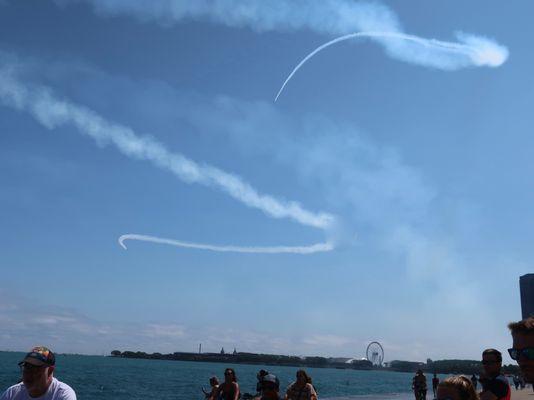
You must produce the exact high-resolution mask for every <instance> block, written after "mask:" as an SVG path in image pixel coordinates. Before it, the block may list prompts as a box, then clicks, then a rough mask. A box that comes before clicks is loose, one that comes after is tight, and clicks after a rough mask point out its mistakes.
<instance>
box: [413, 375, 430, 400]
mask: <svg viewBox="0 0 534 400" xmlns="http://www.w3.org/2000/svg"><path fill="white" fill-rule="evenodd" d="M412 390H413V394H414V396H415V400H426V391H427V386H426V376H425V374H423V371H422V370H420V369H419V370H417V372H416V373H415V376H414V377H413V379H412Z"/></svg>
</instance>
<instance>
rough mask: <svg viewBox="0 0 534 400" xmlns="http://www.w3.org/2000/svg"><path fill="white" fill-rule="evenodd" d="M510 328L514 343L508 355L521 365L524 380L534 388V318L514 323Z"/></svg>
mask: <svg viewBox="0 0 534 400" xmlns="http://www.w3.org/2000/svg"><path fill="white" fill-rule="evenodd" d="M508 328H510V331H511V333H512V338H513V341H514V344H513V347H512V348H511V349H508V353H509V354H510V357H512V359H514V360H516V361H517V363H518V364H519V368H521V373H522V375H523V378H524V380H525V381H526V382H527V383H532V384H533V385H532V386H533V388H534V316H531V317H529V318H525V319H524V320H522V321H519V322H513V323H511V324H510V325H508Z"/></svg>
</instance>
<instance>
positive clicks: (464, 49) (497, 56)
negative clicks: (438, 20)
mask: <svg viewBox="0 0 534 400" xmlns="http://www.w3.org/2000/svg"><path fill="white" fill-rule="evenodd" d="M458 36H459V38H460V39H461V40H462V41H463V42H464V43H453V42H444V41H441V40H436V39H425V38H421V37H419V36H414V35H408V34H404V33H399V32H355V33H349V34H348V35H343V36H340V37H337V38H335V39H332V40H330V41H329V42H326V43H324V44H322V45H321V46H319V47H317V48H316V49H315V50H313V51H312V52H311V53H309V54H308V55H307V56H306V57H304V58H303V59H302V61H300V62H299V63H298V64H297V66H296V67H295V68H294V69H293V71H291V73H290V74H289V76H288V77H287V78H286V80H285V81H284V83H283V84H282V87H281V88H280V90H279V91H278V93H277V94H276V97H275V99H274V101H275V102H276V101H277V100H278V98H279V97H280V95H281V94H282V92H283V90H284V88H285V87H286V85H287V84H288V82H289V81H290V80H291V78H292V77H293V75H295V73H296V72H297V71H298V70H299V69H300V68H301V67H302V66H303V65H304V64H305V63H306V62H307V61H308V60H309V59H310V58H312V57H313V56H315V55H316V54H317V53H319V52H320V51H322V50H324V49H326V48H327V47H330V46H332V45H334V44H336V43H339V42H343V41H345V40H350V39H354V38H359V37H368V38H381V39H386V40H392V39H393V40H395V39H399V40H404V41H408V42H412V43H416V44H418V45H420V46H423V47H425V48H428V49H432V50H441V51H444V52H446V53H448V54H450V55H459V56H464V57H466V58H467V62H468V63H470V64H471V65H473V66H490V67H498V66H500V65H501V64H502V63H504V62H505V61H506V59H507V57H508V50H507V49H506V48H505V47H503V46H500V45H499V44H497V43H495V42H494V41H492V40H490V39H486V38H482V37H478V36H473V35H467V34H459V35H458ZM397 51H398V50H397ZM418 57H420V55H418ZM407 58H409V56H407ZM464 63H466V61H462V65H463V64H464ZM458 65H460V64H458ZM436 67H437V65H436ZM441 67H442V68H443V69H448V68H449V69H454V68H455V67H454V64H450V61H448V63H447V64H443V65H442V66H441Z"/></svg>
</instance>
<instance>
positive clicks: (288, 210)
mask: <svg viewBox="0 0 534 400" xmlns="http://www.w3.org/2000/svg"><path fill="white" fill-rule="evenodd" d="M13 70H14V68H13V66H10V65H7V66H5V67H4V68H2V67H0V102H1V103H3V104H4V105H7V106H10V107H12V108H14V109H17V110H20V111H27V112H29V113H30V114H31V115H32V116H33V117H34V118H35V119H36V120H37V121H38V122H39V123H40V124H42V125H43V126H44V127H46V128H47V129H50V130H52V129H55V128H57V127H59V126H63V125H71V126H74V127H75V128H76V129H77V130H78V131H79V132H80V133H83V134H85V135H87V136H89V137H91V138H92V139H94V140H95V141H96V142H97V143H98V144H100V145H106V144H113V145H114V146H115V147H116V148H117V149H118V150H119V151H120V152H121V153H123V154H124V155H126V156H128V157H132V158H136V159H141V160H148V161H150V162H152V163H153V164H154V165H156V166H157V167H160V168H162V169H165V170H168V171H170V172H171V173H173V174H174V175H175V176H176V177H178V178H179V179H180V180H182V181H184V182H186V183H198V184H202V185H205V186H209V187H214V188H218V189H220V190H222V191H223V192H225V193H226V194H228V195H230V196H231V197H233V198H234V199H236V200H238V201H240V202H241V203H243V204H244V205H246V206H249V207H253V208H256V209H259V210H262V211H263V212H265V213H266V214H267V215H269V216H271V217H273V218H289V219H292V220H294V221H296V222H297V223H299V224H301V225H305V226H311V227H314V228H318V229H321V230H323V231H324V232H325V233H330V232H331V230H332V229H333V228H334V227H335V225H336V222H337V219H336V217H335V216H334V215H332V214H328V213H324V212H319V213H314V212H311V211H308V210H306V209H304V208H303V207H302V206H301V205H300V204H299V203H297V202H295V201H285V200H280V199H277V198H275V197H273V196H271V195H267V194H261V193H259V192H258V191H257V190H256V189H255V188H253V187H252V186H251V185H250V184H249V183H247V182H245V181H244V180H243V179H242V178H240V177H239V176H237V175H234V174H230V173H228V172H225V171H223V170H221V169H219V168H216V167H214V166H211V165H207V164H199V163H197V162H195V161H193V160H191V159H189V158H187V157H186V156H184V155H182V154H180V153H173V152H171V151H170V150H168V149H167V148H166V147H165V146H164V145H163V144H162V143H160V142H158V141H157V140H156V139H154V138H153V137H151V136H146V135H144V136H141V135H138V134H137V133H135V132H134V131H133V129H131V128H129V127H126V126H123V125H120V124H117V123H114V122H111V121H108V120H106V119H105V118H103V117H102V116H100V115H98V114H97V113H96V112H94V111H92V110H90V109H88V108H86V107H83V106H80V105H77V104H74V103H72V102H70V101H68V100H65V99H60V98H58V97H57V96H56V95H55V94H54V93H53V92H52V90H50V89H49V88H45V87H41V86H36V85H30V84H26V83H22V81H20V80H19V79H17V78H16V77H15V75H14V71H13ZM127 239H128V240H144V241H152V242H158V243H167V244H173V245H175V246H180V247H189V248H197V249H204V250H212V251H237V252H242V253H245V252H248V253H271V254H273V253H299V254H311V253H315V252H318V251H330V250H332V249H333V248H334V246H333V245H331V244H329V243H323V244H314V245H311V246H296V247H289V246H275V247H250V248H246V247H241V246H213V245H208V244H197V243H188V242H180V241H172V240H170V239H158V238H156V237H152V236H143V235H132V234H130V235H124V236H122V237H121V239H120V240H119V242H120V243H121V245H122V246H123V247H124V248H125V246H124V244H123V242H124V240H127ZM158 240H159V241H158Z"/></svg>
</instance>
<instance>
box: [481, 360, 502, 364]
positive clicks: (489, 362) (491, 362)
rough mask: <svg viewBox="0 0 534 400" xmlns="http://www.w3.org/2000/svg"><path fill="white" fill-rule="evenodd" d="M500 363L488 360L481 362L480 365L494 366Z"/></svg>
mask: <svg viewBox="0 0 534 400" xmlns="http://www.w3.org/2000/svg"><path fill="white" fill-rule="evenodd" d="M498 362H500V361H488V360H482V365H491V364H496V363H498Z"/></svg>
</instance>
